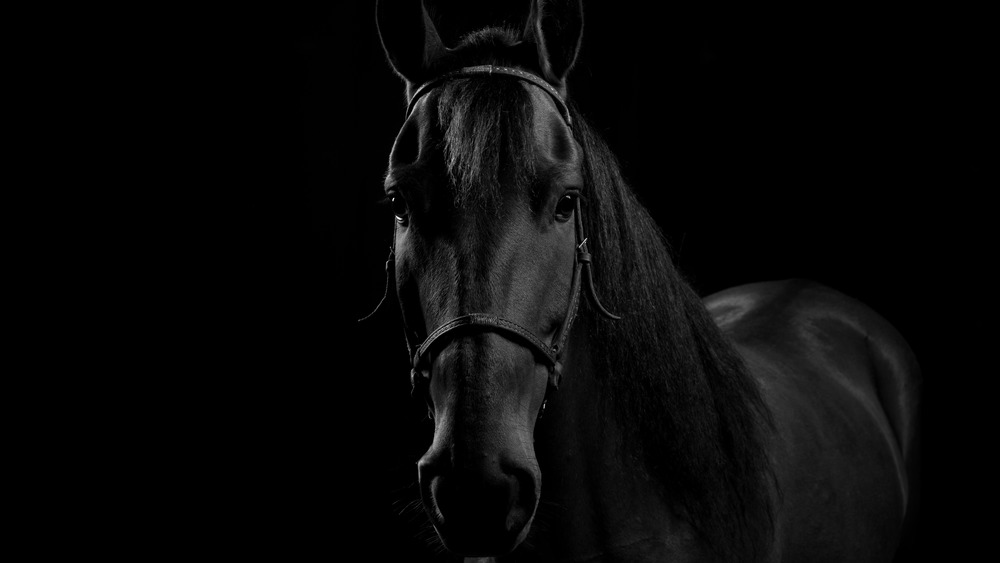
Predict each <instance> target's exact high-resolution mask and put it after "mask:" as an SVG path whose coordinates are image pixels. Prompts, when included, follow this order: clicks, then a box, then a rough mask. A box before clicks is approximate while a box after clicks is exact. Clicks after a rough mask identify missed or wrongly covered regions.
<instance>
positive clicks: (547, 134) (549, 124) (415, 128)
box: [393, 82, 580, 167]
mask: <svg viewBox="0 0 1000 563" xmlns="http://www.w3.org/2000/svg"><path fill="white" fill-rule="evenodd" d="M520 85H521V87H522V88H524V89H525V90H526V91H527V92H528V94H529V96H530V97H531V110H532V128H531V138H532V141H533V142H532V145H533V147H534V149H535V150H534V152H535V158H536V160H537V161H538V162H537V163H536V164H538V165H540V166H542V167H546V166H559V167H566V166H567V165H576V164H577V163H578V161H579V157H580V149H579V146H578V145H577V144H576V142H575V141H574V139H573V133H572V130H571V129H570V127H569V125H568V124H567V123H566V120H565V118H564V117H563V115H562V112H561V111H560V110H559V107H558V106H557V105H556V102H555V100H553V99H552V96H551V95H550V94H549V93H548V92H546V91H544V90H542V89H541V88H540V87H538V86H536V85H533V84H530V83H527V82H520ZM440 95H441V92H440V91H433V92H430V93H429V94H428V95H425V96H422V97H421V98H420V99H419V100H417V102H416V103H414V105H413V108H412V110H411V113H410V115H409V117H408V118H407V120H406V122H405V123H404V125H403V127H402V128H401V132H400V133H401V134H400V136H398V137H397V140H396V143H395V144H394V146H393V153H394V156H395V153H397V152H398V153H401V154H404V153H405V154H409V155H411V158H413V159H421V160H423V159H424V158H427V157H431V158H433V157H434V156H439V151H438V150H430V151H428V150H425V149H438V148H440V146H441V141H442V139H443V138H444V136H445V132H446V129H447V127H448V126H449V124H448V123H445V122H443V121H442V120H441V118H440V116H439V115H438V99H439V98H440ZM404 133H410V134H408V135H405V134H404ZM401 145H402V146H401ZM408 145H412V146H408ZM400 149H402V150H400ZM409 163H410V162H398V159H396V158H393V164H401V165H405V164H409Z"/></svg>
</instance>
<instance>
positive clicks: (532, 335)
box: [378, 1, 590, 555]
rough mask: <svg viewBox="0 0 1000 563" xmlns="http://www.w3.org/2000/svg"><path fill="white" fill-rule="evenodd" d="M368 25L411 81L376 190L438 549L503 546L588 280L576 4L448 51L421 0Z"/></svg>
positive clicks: (479, 550) (511, 543)
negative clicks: (428, 434) (418, 401)
mask: <svg viewBox="0 0 1000 563" xmlns="http://www.w3.org/2000/svg"><path fill="white" fill-rule="evenodd" d="M542 14H544V17H543V16H542ZM557 22H558V25H556V23H557ZM378 23H379V32H380V36H381V39H382V43H383V46H384V48H385V50H386V53H387V55H388V59H389V61H390V63H391V64H392V65H393V68H394V69H395V70H396V72H397V73H398V74H399V75H400V76H401V77H402V78H403V79H404V80H405V81H406V86H407V101H408V109H407V115H406V119H405V121H404V123H403V125H402V127H401V129H400V132H399V134H398V136H397V138H396V141H395V143H394V146H393V149H392V152H391V155H390V159H389V169H388V173H387V175H386V181H385V191H386V195H387V198H388V200H389V201H390V203H391V207H392V210H393V214H394V216H395V221H396V225H395V237H394V250H393V252H394V262H395V274H394V275H395V281H396V287H397V294H398V297H399V302H400V304H401V308H402V311H403V318H404V324H405V331H406V335H407V341H408V343H409V344H410V347H411V350H410V351H411V355H412V357H413V373H412V378H413V383H414V393H415V394H419V395H422V396H423V397H424V398H425V399H426V401H427V405H428V410H429V414H430V416H431V418H432V419H433V421H434V438H433V442H432V444H431V446H430V448H429V449H428V450H427V452H426V453H425V454H424V455H423V457H422V458H421V459H420V460H419V462H418V473H419V481H420V491H421V496H422V500H423V503H424V506H425V509H426V511H427V513H428V515H429V517H430V519H431V522H432V523H433V525H434V527H435V529H436V530H437V532H438V535H439V536H440V538H441V539H442V541H443V543H444V545H445V546H446V547H447V548H449V549H450V550H452V551H455V552H459V553H464V554H468V555H496V554H503V553H507V552H510V551H512V550H513V549H514V548H516V547H517V546H518V545H519V544H520V543H521V542H522V541H523V540H524V538H525V536H526V535H527V533H528V531H529V529H530V527H531V523H532V519H533V517H534V514H535V510H536V507H537V505H538V501H539V496H540V491H541V473H540V471H539V466H538V462H537V459H536V456H535V451H534V429H535V424H536V421H537V419H538V418H539V416H540V414H541V412H542V411H543V408H544V404H545V399H546V393H547V392H549V390H551V389H552V388H554V387H556V386H558V384H559V379H560V377H561V375H562V371H563V363H564V360H565V357H566V356H565V353H566V350H565V348H566V343H567V341H568V339H567V336H568V334H569V331H570V327H571V325H572V323H573V319H574V318H575V316H576V312H577V305H578V299H579V295H580V287H581V285H582V284H586V285H588V287H589V282H590V280H589V269H587V268H585V266H586V265H587V263H588V261H589V254H587V253H586V241H585V238H584V237H583V236H582V221H581V219H580V214H581V207H580V202H581V198H583V197H585V196H586V194H585V186H584V181H583V173H582V161H583V151H582V149H581V148H580V146H579V145H578V144H577V142H576V141H575V140H574V136H573V132H572V129H571V120H570V113H569V110H568V109H567V107H566V105H565V102H564V101H563V100H564V98H565V78H566V74H567V72H568V71H569V69H570V67H571V66H572V64H573V61H574V59H575V57H576V53H577V49H578V46H579V40H580V33H581V28H582V16H581V8H580V5H579V3H578V2H570V3H558V5H557V6H538V5H537V3H536V5H534V6H533V9H532V13H531V15H530V16H529V18H528V24H527V26H526V28H525V29H524V30H523V31H522V32H519V33H513V32H511V31H502V30H498V29H493V30H490V31H487V32H481V33H479V34H477V35H474V36H471V37H469V38H467V39H466V40H465V41H463V43H462V44H460V45H458V46H457V47H455V48H449V47H446V46H445V45H444V44H443V43H442V41H441V39H440V37H439V35H438V32H437V31H436V30H435V28H434V24H433V23H432V21H431V18H430V17H429V16H428V14H427V12H426V10H425V9H424V8H423V7H422V5H421V3H420V2H409V3H404V2H398V3H396V2H385V1H381V2H379V5H378ZM582 280H585V281H582Z"/></svg>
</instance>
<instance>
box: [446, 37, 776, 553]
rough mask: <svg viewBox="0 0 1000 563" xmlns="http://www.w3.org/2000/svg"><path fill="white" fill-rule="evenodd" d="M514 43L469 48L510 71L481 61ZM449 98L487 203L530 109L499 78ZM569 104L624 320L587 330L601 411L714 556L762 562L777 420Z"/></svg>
mask: <svg viewBox="0 0 1000 563" xmlns="http://www.w3.org/2000/svg"><path fill="white" fill-rule="evenodd" d="M514 37H515V36H514V34H513V32H511V31H509V30H501V29H487V30H482V31H479V32H477V33H476V34H474V35H472V36H470V37H468V38H467V39H466V41H465V43H463V45H465V46H467V47H468V48H469V49H470V50H472V51H474V52H475V53H476V59H477V64H502V65H512V64H518V61H511V60H505V59H504V58H503V57H502V56H491V57H489V58H487V59H486V60H483V53H490V52H496V49H494V48H495V47H504V46H509V45H511V44H512V43H513V42H514ZM500 51H501V52H502V49H501V50H500ZM440 91H441V93H440V95H439V96H438V98H437V108H438V118H439V120H440V123H441V126H442V127H443V129H444V147H443V150H444V156H445V166H446V169H447V173H448V175H449V179H450V180H451V183H452V184H453V188H454V189H455V190H456V192H455V198H456V204H457V205H459V204H462V203H463V202H464V203H465V204H469V203H471V201H472V200H475V201H476V202H478V203H480V204H482V205H483V206H484V207H489V203H490V202H491V201H495V198H496V197H497V194H496V190H497V189H499V188H498V186H500V185H508V186H509V185H510V181H516V182H523V181H528V182H530V177H531V173H532V170H530V168H526V166H530V164H525V163H530V162H532V161H533V158H532V154H531V151H532V145H531V142H530V141H529V139H530V138H531V137H530V135H531V126H532V124H531V116H532V114H531V111H530V107H529V105H530V97H529V96H528V95H527V93H526V92H525V91H524V89H523V88H522V87H520V86H519V85H518V84H517V83H516V81H515V80H514V79H511V78H510V77H496V78H494V79H489V80H483V79H481V78H477V79H475V80H469V79H458V80H454V81H449V82H448V83H446V84H444V85H442V87H441V88H440ZM569 105H570V111H571V112H572V117H573V123H574V126H573V131H574V135H575V137H576V140H577V142H578V143H579V144H580V145H581V147H582V148H583V152H584V178H585V182H586V186H585V188H584V206H583V207H584V220H585V229H586V232H587V235H588V237H589V243H590V248H591V252H592V254H593V256H594V262H593V267H594V270H595V271H594V274H595V278H596V283H597V285H598V291H599V293H600V295H601V298H602V301H604V303H605V305H606V306H607V307H608V308H609V309H610V310H612V311H615V312H617V313H619V314H622V316H623V318H622V319H621V320H617V321H608V320H607V319H604V318H603V317H601V316H600V315H597V314H595V313H594V312H593V311H590V314H587V315H584V319H585V320H583V319H581V321H580V322H579V324H578V326H585V327H587V330H588V331H589V334H590V342H591V345H592V346H593V349H594V353H593V354H592V357H593V358H594V359H595V361H596V362H597V365H596V368H597V369H596V370H595V373H597V374H598V384H599V386H600V388H601V391H602V392H601V397H602V408H604V409H605V410H607V411H608V413H609V414H610V415H611V416H614V417H615V418H616V420H617V422H618V423H619V425H620V427H621V428H622V429H623V435H624V444H623V451H622V453H623V455H626V456H632V457H634V458H635V459H636V460H639V461H641V462H642V463H644V466H645V467H646V468H647V469H648V472H649V475H650V476H652V477H653V478H654V479H656V480H657V481H658V482H659V483H660V484H661V485H662V489H663V494H664V498H665V499H667V501H668V502H671V503H673V506H674V508H675V510H676V511H677V512H678V514H679V515H680V516H681V517H682V518H684V519H685V520H686V521H687V522H689V523H690V524H691V525H692V527H693V528H694V529H695V530H696V531H697V532H698V533H699V534H701V536H702V537H703V539H704V540H705V541H706V544H707V545H708V546H709V547H710V549H712V550H713V551H714V552H715V553H716V554H717V555H718V556H719V557H721V558H722V559H724V560H740V561H757V560H760V559H762V558H763V557H765V555H766V554H767V551H768V546H769V545H770V543H771V540H772V538H773V533H774V530H773V527H774V515H773V507H772V487H774V486H775V481H774V476H773V472H772V468H771V464H770V461H769V459H768V457H767V455H766V453H765V449H764V442H765V440H766V439H767V434H768V432H769V430H770V429H771V427H772V425H773V422H772V419H771V415H770V412H769V411H768V409H767V407H766V405H765V404H764V402H763V399H762V398H761V394H760V390H759V389H758V387H757V384H756V383H755V380H754V379H753V378H752V376H751V375H750V373H749V371H748V369H747V367H746V366H745V364H744V363H743V361H742V359H741V358H740V356H739V355H738V354H737V352H736V351H735V350H734V348H733V347H732V345H731V344H729V342H728V341H727V340H726V338H725V337H724V336H723V334H722V332H721V331H720V330H719V328H718V327H717V326H716V325H715V323H714V321H713V320H712V318H711V317H710V316H709V314H708V311H707V310H706V308H705V306H704V304H703V302H702V300H701V298H700V297H699V296H698V295H697V294H696V293H695V291H694V290H693V289H692V288H691V286H690V285H689V284H688V283H687V282H686V281H685V280H684V279H683V278H682V276H681V275H680V274H679V273H678V271H677V270H676V269H675V268H674V265H673V262H672V260H671V257H670V253H669V249H668V245H667V243H666V241H665V239H664V237H663V235H662V233H661V231H660V229H659V227H658V226H657V225H656V223H655V221H654V220H653V218H652V217H651V216H650V214H649V213H648V212H647V211H646V209H645V208H644V207H643V206H642V205H641V203H640V202H639V201H638V200H637V198H636V196H635V195H634V193H633V192H632V189H631V188H630V187H629V185H628V183H627V182H626V181H625V179H624V177H623V176H622V173H621V169H620V166H619V164H618V162H617V160H616V159H615V157H614V155H613V153H612V151H611V150H610V148H609V147H608V146H607V145H606V144H605V143H604V142H603V140H602V139H601V138H600V137H599V136H598V135H597V134H596V133H595V132H594V131H593V129H592V128H591V127H590V126H589V125H588V124H587V123H586V120H585V118H584V116H583V115H581V114H580V112H579V111H578V109H577V108H575V107H574V106H573V104H572V103H571V104H569ZM501 180H503V181H501ZM581 303H587V301H586V300H582V302H581ZM581 306H587V305H581Z"/></svg>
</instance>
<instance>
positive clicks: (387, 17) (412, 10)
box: [375, 0, 448, 84]
mask: <svg viewBox="0 0 1000 563" xmlns="http://www.w3.org/2000/svg"><path fill="white" fill-rule="evenodd" d="M375 9H376V21H377V24H378V34H379V38H380V39H381V40H382V48H383V49H385V54H386V56H387V57H388V58H389V64H391V65H392V68H393V69H394V70H395V71H396V73H397V74H399V75H400V76H401V77H402V78H403V79H404V80H406V81H407V82H409V83H410V84H420V83H422V82H423V81H424V80H425V79H426V78H427V75H428V72H429V70H430V68H431V67H432V66H433V64H434V63H435V61H437V60H438V59H440V58H441V57H442V55H444V54H445V53H447V51H448V48H447V47H445V45H444V43H443V42H442V41H441V37H440V36H439V35H438V32H437V29H436V28H435V27H434V22H433V21H432V20H431V17H430V15H429V14H428V13H427V9H426V8H425V7H424V3H423V1H422V0H378V2H377V4H376V8H375Z"/></svg>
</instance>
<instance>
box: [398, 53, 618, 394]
mask: <svg viewBox="0 0 1000 563" xmlns="http://www.w3.org/2000/svg"><path fill="white" fill-rule="evenodd" d="M482 75H506V76H512V77H515V78H518V79H520V80H523V81H525V82H528V83H530V84H533V85H535V86H538V87H539V88H541V89H542V90H544V91H545V92H546V93H548V94H549V96H551V97H552V99H553V100H554V101H555V103H556V107H558V108H559V112H560V114H561V115H562V117H563V119H564V120H565V122H566V125H567V126H569V127H570V128H571V129H572V118H571V117H570V112H569V108H568V106H567V105H566V102H565V100H563V98H562V96H561V95H560V94H559V91H558V90H556V89H555V88H554V87H553V86H552V85H551V84H549V83H548V82H546V81H545V80H543V79H541V78H539V77H538V76H535V75H533V74H531V73H528V72H525V71H523V70H520V69H516V68H510V67H502V66H493V65H480V66H471V67H464V68H461V69H458V70H456V71H453V72H449V73H447V74H444V75H442V76H440V77H438V78H435V79H433V80H431V81H429V82H426V83H424V84H423V85H421V86H420V87H419V88H417V90H416V91H415V92H414V94H413V96H412V97H411V98H410V101H409V104H408V105H407V108H406V116H407V117H409V115H410V113H411V112H412V111H413V107H414V104H416V102H417V100H418V99H420V97H421V96H423V95H425V94H427V93H428V92H429V91H431V90H433V89H434V88H436V87H438V86H440V85H442V84H444V83H445V82H447V81H449V80H454V79H457V78H467V77H475V76H482ZM574 218H575V220H574V223H575V225H574V226H575V229H576V261H575V262H576V263H575V266H574V268H573V282H572V286H571V288H570V302H569V305H568V307H567V309H566V316H565V318H564V319H563V322H562V324H561V325H560V326H559V328H558V329H556V333H555V334H554V335H553V337H552V343H551V344H547V343H546V342H545V341H544V340H543V339H541V338H539V337H538V336H537V335H536V334H535V333H534V332H532V331H531V330H529V329H527V328H525V327H523V326H521V325H519V324H518V323H516V322H514V321H511V320H509V319H506V318H504V317H501V316H498V315H494V314H491V313H468V314H465V315H461V316H459V317H455V318H453V319H451V320H450V321H448V322H446V323H444V324H442V325H440V326H438V327H437V328H436V329H434V330H433V331H431V333H430V334H428V335H427V337H426V338H425V339H424V340H423V342H421V343H420V344H416V343H415V342H414V341H413V333H412V332H411V331H410V330H409V329H408V328H407V329H406V330H405V331H404V332H405V334H406V346H407V349H408V350H409V352H410V359H411V363H412V366H413V367H412V369H411V370H410V382H411V384H412V385H414V386H416V383H417V381H418V376H423V377H424V378H426V379H427V380H430V366H429V358H430V355H431V353H432V350H434V349H435V348H439V347H442V346H443V345H444V344H445V343H446V341H447V340H448V339H449V338H453V337H455V336H456V335H457V334H458V333H460V332H467V331H470V330H475V329H480V330H484V331H487V332H497V333H500V334H503V335H504V336H506V337H508V338H510V339H511V340H514V341H517V342H518V343H520V344H522V345H524V346H526V347H527V348H529V349H531V350H532V351H533V352H534V353H535V356H536V359H537V360H538V361H539V362H540V363H542V364H544V365H545V366H546V367H547V368H548V370H549V382H550V384H551V385H552V386H553V387H558V386H559V381H560V379H561V376H562V361H561V360H562V353H563V351H564V349H565V345H566V340H567V338H568V337H569V333H570V329H571V328H572V326H573V321H574V320H575V319H576V314H577V310H578V308H579V303H580V288H581V285H586V287H587V296H588V297H589V298H590V301H591V303H592V304H593V305H594V307H595V308H596V309H597V311H598V312H599V313H600V314H602V315H604V316H605V317H607V318H609V319H613V320H617V319H619V318H620V317H619V316H617V315H615V314H613V313H611V312H609V311H608V310H607V309H605V308H604V306H603V305H601V301H600V299H598V297H597V291H596V290H595V289H594V279H593V273H592V272H591V255H590V252H588V251H587V238H586V236H584V232H583V210H582V207H581V204H580V198H577V199H576V210H575V213H574ZM393 246H395V236H393ZM394 260H395V249H394V248H393V250H392V251H391V252H390V255H389V261H387V262H386V273H387V274H389V273H390V272H391V271H393V270H394V269H395V267H394V265H393V262H394ZM403 324H404V327H405V325H406V318H405V315H404V318H403Z"/></svg>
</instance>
